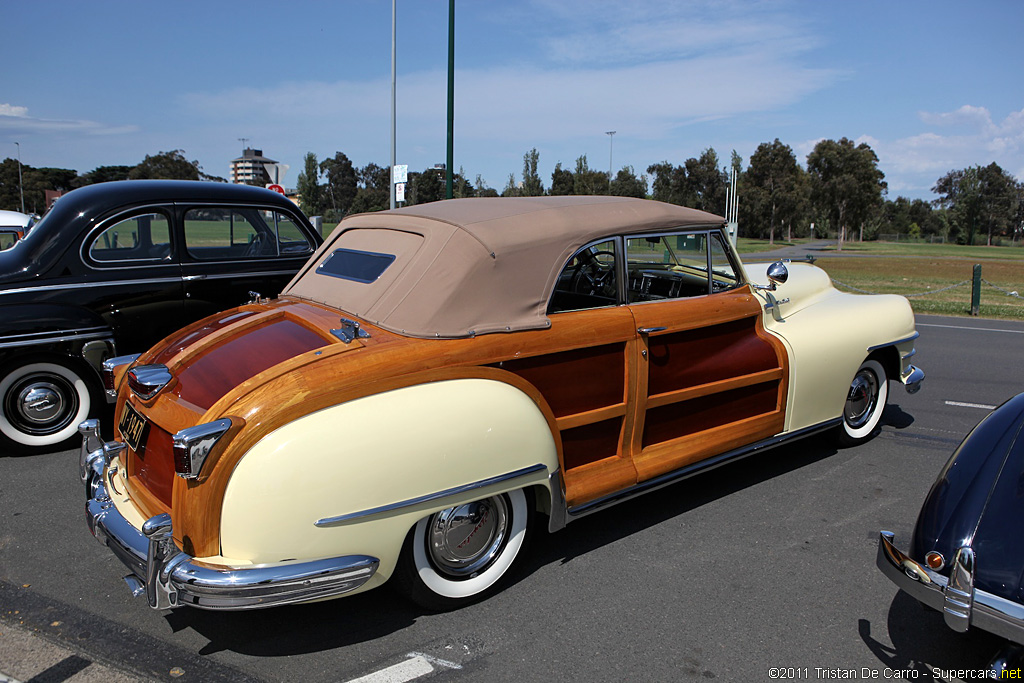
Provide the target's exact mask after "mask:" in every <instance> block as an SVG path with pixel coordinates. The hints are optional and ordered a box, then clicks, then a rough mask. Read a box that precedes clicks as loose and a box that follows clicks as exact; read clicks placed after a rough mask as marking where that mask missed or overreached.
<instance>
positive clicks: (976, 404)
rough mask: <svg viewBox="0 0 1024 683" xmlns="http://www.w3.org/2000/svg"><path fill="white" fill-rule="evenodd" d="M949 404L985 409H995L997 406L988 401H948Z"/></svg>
mask: <svg viewBox="0 0 1024 683" xmlns="http://www.w3.org/2000/svg"><path fill="white" fill-rule="evenodd" d="M946 405H947V406H956V407H958V408H982V409H983V410H995V409H996V407H995V406H990V405H988V404H987V403H962V402H960V401H946Z"/></svg>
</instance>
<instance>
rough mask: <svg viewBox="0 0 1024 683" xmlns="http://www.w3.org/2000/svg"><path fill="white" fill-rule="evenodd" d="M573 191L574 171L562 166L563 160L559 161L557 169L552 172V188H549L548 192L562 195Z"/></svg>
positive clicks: (556, 165) (553, 194)
mask: <svg viewBox="0 0 1024 683" xmlns="http://www.w3.org/2000/svg"><path fill="white" fill-rule="evenodd" d="M573 191H574V183H573V177H572V171H570V170H568V169H565V168H562V162H561V161H559V162H558V163H557V164H555V170H554V171H552V172H551V188H550V189H549V190H548V194H549V195H552V196H560V195H567V194H572V193H573Z"/></svg>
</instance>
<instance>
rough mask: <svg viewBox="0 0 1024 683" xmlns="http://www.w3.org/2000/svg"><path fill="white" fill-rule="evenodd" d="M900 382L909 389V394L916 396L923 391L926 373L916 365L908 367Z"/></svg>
mask: <svg viewBox="0 0 1024 683" xmlns="http://www.w3.org/2000/svg"><path fill="white" fill-rule="evenodd" d="M900 381H901V382H903V384H904V385H905V386H906V388H907V393H908V394H916V393H917V392H919V391H920V390H921V382H923V381H924V371H923V370H922V369H921V368H919V367H917V366H914V365H908V366H907V369H906V370H905V371H904V372H903V374H902V375H900Z"/></svg>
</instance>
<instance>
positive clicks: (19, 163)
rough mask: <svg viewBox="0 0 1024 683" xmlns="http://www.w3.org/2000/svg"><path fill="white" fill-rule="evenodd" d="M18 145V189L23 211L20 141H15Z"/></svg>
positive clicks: (23, 189) (23, 187)
mask: <svg viewBox="0 0 1024 683" xmlns="http://www.w3.org/2000/svg"><path fill="white" fill-rule="evenodd" d="M14 144H15V145H17V146H18V189H19V190H20V191H21V212H22V213H25V185H24V184H23V183H22V182H21V143H20V142H15V143H14Z"/></svg>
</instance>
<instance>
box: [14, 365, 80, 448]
mask: <svg viewBox="0 0 1024 683" xmlns="http://www.w3.org/2000/svg"><path fill="white" fill-rule="evenodd" d="M77 412H78V394H77V392H76V391H75V388H74V387H73V386H72V385H71V384H70V383H69V382H68V381H67V380H65V379H64V378H63V377H60V376H57V375H51V374H42V375H30V376H28V377H23V378H22V379H21V380H19V381H17V382H15V384H14V385H13V386H12V387H10V390H9V391H8V392H7V395H6V396H5V397H4V414H5V415H6V416H7V418H8V420H10V422H11V423H12V425H13V426H14V427H16V428H17V429H19V430H20V431H22V432H25V433H27V434H34V435H45V434H52V433H56V432H59V431H60V430H62V429H64V428H65V427H67V425H68V424H69V423H70V421H71V420H72V419H73V418H74V416H75V414H76V413H77Z"/></svg>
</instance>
